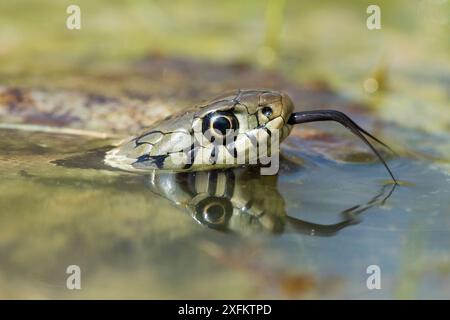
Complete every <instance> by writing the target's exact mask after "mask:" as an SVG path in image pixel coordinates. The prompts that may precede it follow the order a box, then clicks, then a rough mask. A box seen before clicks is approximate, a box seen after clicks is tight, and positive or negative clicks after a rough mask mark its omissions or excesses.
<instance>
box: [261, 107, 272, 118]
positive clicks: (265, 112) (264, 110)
mask: <svg viewBox="0 0 450 320" xmlns="http://www.w3.org/2000/svg"><path fill="white" fill-rule="evenodd" d="M261 112H262V114H263V115H265V116H266V117H267V118H269V117H270V116H271V115H272V114H273V110H272V108H271V107H264V108H262V109H261Z"/></svg>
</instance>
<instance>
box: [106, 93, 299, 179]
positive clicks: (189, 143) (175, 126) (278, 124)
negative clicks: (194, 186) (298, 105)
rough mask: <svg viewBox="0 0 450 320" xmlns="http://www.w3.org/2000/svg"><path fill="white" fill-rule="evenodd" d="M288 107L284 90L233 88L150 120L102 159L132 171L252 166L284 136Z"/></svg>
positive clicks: (196, 169) (289, 108)
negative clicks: (227, 92) (133, 135)
mask: <svg viewBox="0 0 450 320" xmlns="http://www.w3.org/2000/svg"><path fill="white" fill-rule="evenodd" d="M293 110H294V106H293V103H292V101H291V99H290V98H289V96H288V95H287V94H285V93H282V92H278V91H271V90H238V91H235V92H233V93H231V94H227V95H222V96H220V97H217V98H215V99H213V100H211V101H209V102H207V103H205V104H203V105H201V106H197V107H195V108H192V109H189V110H187V111H183V112H181V113H178V114H174V115H172V116H169V117H167V118H166V119H164V120H162V121H159V122H157V123H155V124H154V125H153V126H151V127H149V128H147V129H146V130H144V131H143V132H142V133H140V134H138V135H137V136H135V137H133V138H131V139H128V140H126V141H125V142H124V143H122V144H120V145H119V146H118V147H116V148H114V149H112V150H110V151H109V152H108V153H107V154H106V157H105V162H106V164H108V165H110V166H113V167H117V168H121V169H125V170H132V171H136V170H138V171H146V170H154V169H159V170H169V171H200V170H212V169H219V168H231V167H237V166H241V165H246V164H257V163H258V161H259V160H260V159H261V158H262V157H270V155H271V153H272V151H273V150H272V149H271V147H273V146H274V143H273V141H274V139H275V140H276V142H277V143H279V142H281V141H282V140H283V139H285V138H286V137H287V136H288V135H289V133H290V131H291V129H292V125H291V124H290V123H289V122H288V121H289V119H290V117H291V115H292V112H293ZM276 147H278V144H276ZM276 151H278V150H276Z"/></svg>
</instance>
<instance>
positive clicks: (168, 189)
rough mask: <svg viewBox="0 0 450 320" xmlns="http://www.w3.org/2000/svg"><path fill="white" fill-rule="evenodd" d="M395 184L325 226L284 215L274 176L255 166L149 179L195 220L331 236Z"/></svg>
mask: <svg viewBox="0 0 450 320" xmlns="http://www.w3.org/2000/svg"><path fill="white" fill-rule="evenodd" d="M394 187H395V185H393V186H392V188H391V190H390V191H389V190H388V185H385V186H383V188H382V189H381V191H380V192H379V193H377V194H376V195H375V196H374V197H373V198H372V199H371V200H370V201H369V202H367V203H365V204H360V205H354V206H352V207H351V208H349V209H346V210H344V211H342V212H341V214H342V215H343V218H344V219H343V220H342V221H341V222H338V223H335V224H330V225H324V224H318V223H314V222H309V221H304V220H301V219H298V218H295V217H292V216H288V215H287V214H286V211H285V201H284V199H283V197H282V196H281V194H280V193H279V191H278V189H277V176H261V175H260V174H259V171H258V170H257V168H252V167H250V168H239V169H229V170H225V171H219V170H214V171H202V172H190V173H188V172H182V173H169V172H161V171H154V172H153V173H152V175H151V179H150V188H151V190H152V191H153V192H154V193H156V194H158V195H160V196H163V197H165V198H167V199H169V200H170V201H172V202H173V203H175V204H176V205H177V206H178V207H180V208H182V209H184V210H185V211H187V212H188V213H189V214H190V215H191V216H192V218H193V219H194V220H195V221H196V222H198V223H200V224H202V225H205V226H207V227H209V228H211V229H215V230H221V231H231V232H235V233H239V234H254V233H264V232H266V233H271V234H279V233H281V232H286V231H293V232H296V233H302V234H307V235H316V236H333V235H335V234H336V233H337V232H338V231H339V230H341V229H343V228H345V227H348V226H350V225H353V224H355V223H358V222H359V221H360V219H359V216H360V214H361V213H363V212H365V211H366V210H367V209H369V208H372V207H373V206H376V205H379V204H383V203H384V201H386V199H387V198H388V197H389V196H390V195H391V194H392V192H393V190H394ZM387 191H389V192H387Z"/></svg>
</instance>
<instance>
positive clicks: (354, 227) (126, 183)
mask: <svg viewBox="0 0 450 320" xmlns="http://www.w3.org/2000/svg"><path fill="white" fill-rule="evenodd" d="M108 143H109V141H107V140H101V139H94V138H84V137H80V136H71V135H56V134H48V133H38V132H33V133H30V132H22V131H15V130H1V131H0V171H1V177H2V178H1V180H0V193H1V197H0V212H1V214H0V270H1V271H0V288H1V290H0V297H1V298H270V299H272V298H449V297H450V286H449V284H450V283H449V281H450V276H449V275H450V253H449V251H448V245H449V244H450V215H449V212H448V209H449V208H450V184H449V180H450V177H449V176H448V175H447V174H445V173H443V172H444V171H443V170H441V167H439V166H436V165H435V164H433V163H432V162H431V161H425V160H414V159H413V158H407V157H400V156H399V157H393V158H391V159H390V160H389V164H390V166H391V167H392V170H393V171H394V172H395V174H396V175H397V176H398V177H400V181H401V185H400V186H398V187H396V188H395V189H394V190H393V188H392V185H390V184H387V183H386V181H388V180H387V173H386V172H385V169H384V168H383V167H382V165H381V164H380V163H378V162H365V161H353V162H338V161H332V160H327V159H326V158H324V157H321V156H319V155H317V154H316V155H314V154H313V155H311V154H306V153H304V152H299V151H295V150H296V149H295V148H293V146H296V145H298V143H299V140H298V139H297V138H296V137H295V135H294V137H290V138H289V139H288V141H287V143H286V145H285V147H284V150H285V152H286V153H287V154H288V155H289V158H290V159H291V160H292V159H294V158H296V159H302V164H301V165H299V164H298V163H300V162H299V161H297V162H295V163H294V162H293V161H287V160H283V162H282V166H281V167H282V169H281V171H280V173H279V175H278V176H273V177H261V176H259V175H258V174H254V173H252V170H246V169H238V170H234V171H230V172H218V173H215V174H214V173H202V174H194V175H179V176H178V177H177V178H176V179H174V178H173V177H174V176H173V175H170V174H166V175H165V176H164V175H162V176H161V175H160V176H156V177H155V176H151V175H136V174H130V173H126V172H121V171H115V170H110V169H108V168H106V167H104V166H103V165H102V162H101V156H102V148H101V147H102V146H107V145H108ZM92 150H94V151H92ZM95 150H97V151H95ZM98 150H100V151H98ZM61 159H64V160H62V161H61ZM55 160H60V161H55ZM296 163H297V164H296ZM223 175H225V179H224V176H223ZM230 177H232V178H230ZM211 181H213V183H211ZM224 181H225V182H224ZM211 185H214V186H215V189H211V188H213V187H211ZM221 188H222V189H221ZM219 189H221V190H222V191H219ZM214 190H216V191H214ZM225 190H228V191H227V192H226V191H225ZM215 192H217V194H215ZM218 194H221V195H222V196H217V195H218ZM211 201H212V202H211ZM217 204H219V205H217ZM205 207H208V208H209V211H208V210H205ZM69 265H78V266H79V267H80V268H81V276H82V277H81V287H82V289H81V290H68V289H67V288H66V279H67V277H68V276H69V275H68V274H66V269H67V267H68V266H69ZM372 265H376V266H378V267H379V268H380V272H381V289H380V290H369V289H368V288H367V284H366V282H367V278H368V277H369V276H370V274H368V273H367V268H368V267H369V266H372Z"/></svg>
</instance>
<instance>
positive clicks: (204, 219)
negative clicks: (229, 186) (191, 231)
mask: <svg viewBox="0 0 450 320" xmlns="http://www.w3.org/2000/svg"><path fill="white" fill-rule="evenodd" d="M232 213H233V206H232V205H231V203H230V201H229V200H228V199H226V198H219V197H208V198H206V199H203V200H202V201H200V202H199V203H197V205H196V207H195V214H196V216H195V217H196V219H197V220H198V221H199V222H200V223H201V224H205V225H207V226H208V227H210V228H213V229H225V228H226V226H227V224H228V220H229V219H230V217H231V214H232Z"/></svg>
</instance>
